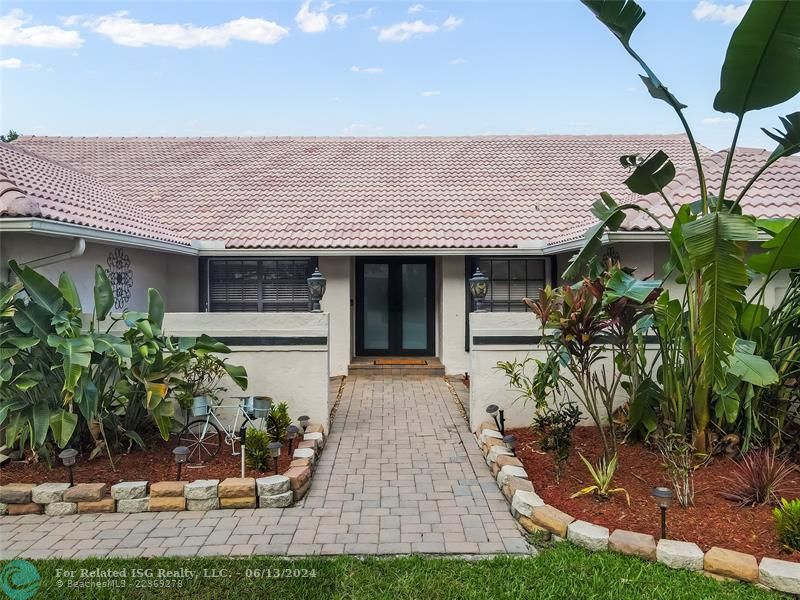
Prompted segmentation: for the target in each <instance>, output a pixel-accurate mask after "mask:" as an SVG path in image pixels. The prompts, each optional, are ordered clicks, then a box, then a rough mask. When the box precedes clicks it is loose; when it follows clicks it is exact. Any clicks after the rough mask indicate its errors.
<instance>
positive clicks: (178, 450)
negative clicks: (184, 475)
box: [172, 446, 189, 481]
mask: <svg viewBox="0 0 800 600" xmlns="http://www.w3.org/2000/svg"><path fill="white" fill-rule="evenodd" d="M172 457H173V458H174V459H175V464H176V465H178V475H177V476H176V477H175V481H180V480H181V469H182V468H183V465H184V463H185V462H186V461H187V460H188V459H189V448H187V447H186V446H175V448H173V450H172Z"/></svg>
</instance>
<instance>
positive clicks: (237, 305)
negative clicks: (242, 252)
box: [206, 257, 313, 312]
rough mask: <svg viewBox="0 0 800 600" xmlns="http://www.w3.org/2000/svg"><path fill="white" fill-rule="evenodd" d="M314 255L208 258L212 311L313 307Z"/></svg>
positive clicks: (210, 309)
mask: <svg viewBox="0 0 800 600" xmlns="http://www.w3.org/2000/svg"><path fill="white" fill-rule="evenodd" d="M312 265H313V261H312V259H310V258H283V257H281V258H269V259H227V258H226V259H216V258H212V259H209V260H208V267H207V270H206V271H207V273H208V288H207V289H208V292H207V293H208V310H209V311H210V312H305V311H307V310H309V297H308V284H307V282H306V278H307V277H309V275H311V270H312Z"/></svg>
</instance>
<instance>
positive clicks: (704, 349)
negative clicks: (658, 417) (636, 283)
mask: <svg viewBox="0 0 800 600" xmlns="http://www.w3.org/2000/svg"><path fill="white" fill-rule="evenodd" d="M757 233H758V230H757V229H756V226H755V221H754V220H753V219H752V218H750V217H745V216H742V215H735V214H729V213H718V212H714V213H711V214H708V215H705V216H703V217H701V218H699V219H697V220H696V221H692V222H691V223H687V224H685V225H684V226H683V234H684V243H685V245H686V249H687V251H688V253H689V258H690V260H691V261H692V265H693V266H694V268H695V269H696V270H698V271H700V272H701V280H702V287H703V297H702V304H701V307H700V323H699V335H698V339H697V351H698V354H699V357H700V361H701V370H700V377H701V381H702V382H703V384H704V385H705V386H706V387H707V388H711V387H716V388H717V389H724V388H725V385H726V373H727V371H728V364H729V362H730V357H731V355H732V354H733V351H734V346H735V342H736V319H737V309H738V307H739V306H740V305H741V304H742V302H743V293H742V292H743V290H744V289H745V288H746V287H747V284H748V278H747V270H746V268H745V264H744V248H743V245H742V244H741V243H739V242H746V241H749V240H752V239H754V238H755V237H756V235H757ZM696 408H697V407H696Z"/></svg>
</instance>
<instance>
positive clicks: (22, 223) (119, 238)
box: [0, 217, 197, 256]
mask: <svg viewBox="0 0 800 600" xmlns="http://www.w3.org/2000/svg"><path fill="white" fill-rule="evenodd" d="M0 232H8V233H12V232H18V233H37V234H41V235H52V236H58V237H70V238H76V237H79V238H83V239H84V240H85V241H89V242H97V243H99V244H111V245H120V246H127V247H129V248H142V249H144V250H156V251H160V252H170V253H172V254H186V255H189V256H197V250H196V249H195V248H192V247H191V246H188V245H184V244H177V243H175V242H165V241H162V240H153V239H150V238H143V237H139V236H135V235H129V234H126V233H119V232H116V231H106V230H104V229H95V228H94V227H87V226H86V225H76V224H74V223H63V222H61V221H53V220H52V219H40V218H36V217H24V218H17V217H5V218H0Z"/></svg>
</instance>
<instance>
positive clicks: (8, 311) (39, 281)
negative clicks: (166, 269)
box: [0, 260, 247, 464]
mask: <svg viewBox="0 0 800 600" xmlns="http://www.w3.org/2000/svg"><path fill="white" fill-rule="evenodd" d="M9 267H10V269H11V271H12V272H13V273H14V275H15V276H16V278H17V281H16V282H15V283H13V284H10V285H6V284H3V283H0V427H2V428H3V429H4V430H5V443H6V444H7V445H8V446H13V445H14V444H17V445H18V446H19V447H20V449H24V448H25V447H30V448H31V449H33V450H34V452H36V453H37V454H41V455H45V456H47V455H48V453H49V441H50V440H52V442H53V443H54V444H55V445H56V446H57V447H59V448H63V447H64V446H66V445H67V444H69V443H71V442H75V438H76V437H78V436H80V435H82V434H83V432H86V431H88V432H89V433H90V434H91V436H92V438H94V442H95V445H96V447H95V450H94V451H93V453H94V454H96V453H97V452H98V451H99V450H101V449H102V448H106V449H108V450H109V457H110V448H108V443H107V440H106V437H107V436H106V433H109V434H110V435H113V436H114V437H115V438H119V437H127V438H128V439H130V440H132V441H134V442H136V443H137V444H139V445H143V442H142V440H141V437H140V435H139V433H138V432H137V431H136V427H133V426H131V425H130V424H131V423H136V424H138V426H139V427H141V424H142V421H141V419H139V418H138V417H137V415H138V416H141V415H145V416H146V415H149V418H150V419H152V422H153V423H155V425H156V426H157V428H158V430H159V432H160V433H161V436H162V437H163V438H164V439H167V438H168V436H169V431H170V426H171V423H172V417H173V415H174V403H173V402H172V401H171V394H172V391H173V389H174V388H175V386H176V385H177V384H178V383H180V382H179V381H178V380H177V376H176V374H177V373H179V372H180V370H181V368H182V366H183V365H185V364H186V363H188V362H190V361H193V360H196V359H197V357H199V356H205V355H210V356H214V360H218V361H220V362H221V363H222V364H223V365H224V367H225V369H226V371H227V372H228V374H229V375H230V376H231V378H232V379H233V381H234V383H236V385H238V386H239V387H241V388H242V389H245V388H246V387H247V373H246V372H245V370H244V368H243V367H239V366H236V365H231V364H228V363H227V362H225V361H223V360H222V359H219V358H216V355H217V354H221V353H228V352H230V350H229V349H228V348H227V347H226V346H225V345H224V344H221V343H220V342H218V341H217V340H214V339H213V338H211V337H209V336H206V335H202V336H201V337H200V338H176V337H170V336H167V335H164V333H163V320H164V312H165V309H164V302H163V300H162V298H161V295H160V294H159V293H158V291H157V290H154V289H150V290H148V306H147V312H134V311H126V312H123V313H122V314H111V308H112V306H113V290H112V288H111V284H110V282H109V280H108V277H107V275H106V273H105V271H104V270H103V269H102V267H100V266H97V267H96V268H95V283H94V289H93V296H94V312H93V313H92V315H91V316H90V317H89V318H88V319H87V318H86V317H85V316H84V315H83V314H82V310H83V309H82V306H81V301H80V296H79V294H78V291H77V287H76V286H75V284H74V282H73V281H72V279H71V278H70V277H69V275H68V274H67V273H62V274H61V276H60V277H59V279H58V285H56V284H54V283H53V282H51V281H50V280H48V279H47V278H46V277H44V276H42V275H41V274H40V273H37V272H36V271H35V270H33V269H31V268H30V267H26V266H21V265H19V264H17V263H16V262H15V261H13V260H12V261H10V262H9ZM104 425H105V426H107V427H104ZM126 425H127V426H126ZM78 441H79V440H78ZM112 464H113V463H112Z"/></svg>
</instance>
